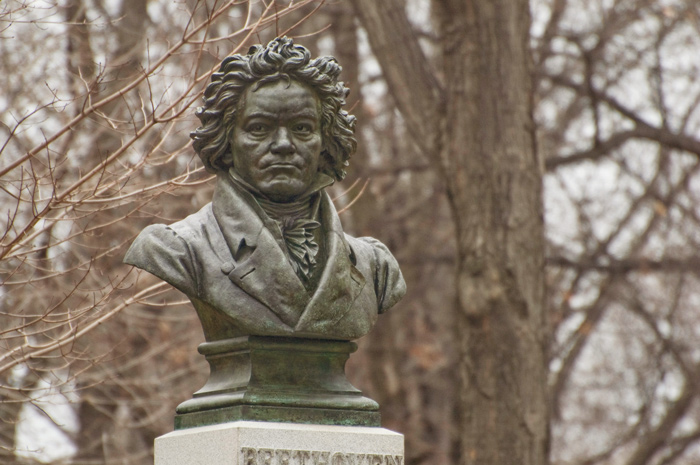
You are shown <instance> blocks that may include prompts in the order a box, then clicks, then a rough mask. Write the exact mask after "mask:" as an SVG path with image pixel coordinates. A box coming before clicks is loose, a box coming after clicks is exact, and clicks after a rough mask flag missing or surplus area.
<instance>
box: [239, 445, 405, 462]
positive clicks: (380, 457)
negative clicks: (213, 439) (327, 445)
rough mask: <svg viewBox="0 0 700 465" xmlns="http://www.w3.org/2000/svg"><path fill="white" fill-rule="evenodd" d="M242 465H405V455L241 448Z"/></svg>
mask: <svg viewBox="0 0 700 465" xmlns="http://www.w3.org/2000/svg"><path fill="white" fill-rule="evenodd" d="M240 463H241V465H403V455H386V454H350V453H345V452H325V451H317V450H296V449H258V448H255V447H241V460H240Z"/></svg>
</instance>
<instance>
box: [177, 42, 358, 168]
mask: <svg viewBox="0 0 700 465" xmlns="http://www.w3.org/2000/svg"><path fill="white" fill-rule="evenodd" d="M310 55H311V54H310V53H309V51H308V50H307V49H306V48H305V47H302V46H300V45H294V42H293V41H292V40H291V39H288V38H286V37H282V38H279V37H278V38H277V39H275V40H273V41H272V42H270V43H269V44H267V47H264V48H263V47H262V46H261V45H254V46H252V47H251V48H250V50H249V51H248V54H247V55H246V56H242V55H233V56H230V57H227V58H226V59H224V61H223V62H222V63H221V67H220V68H219V71H218V72H216V73H214V74H213V75H212V78H211V83H210V84H209V85H208V86H207V88H206V90H205V91H204V106H202V107H199V108H197V111H196V112H195V115H197V117H198V118H199V120H200V121H201V123H202V126H201V127H199V128H197V130H196V131H194V132H192V133H191V134H190V137H191V138H192V139H193V140H194V142H193V144H192V145H193V146H194V150H195V151H196V152H197V154H198V155H199V157H200V158H201V159H202V162H203V163H204V167H205V168H206V169H207V170H208V171H210V172H214V173H216V172H220V171H226V170H228V168H230V167H231V165H232V164H233V161H232V160H233V157H232V156H231V147H230V135H231V134H232V132H233V130H232V129H233V127H234V125H235V124H236V114H237V112H238V110H239V109H240V102H241V98H242V96H243V94H244V92H245V91H246V89H248V88H249V87H250V86H254V87H253V89H256V88H258V87H259V86H261V85H263V84H266V83H268V82H274V81H277V80H279V79H284V80H287V81H291V80H294V81H297V82H299V83H301V84H304V85H306V86H308V87H309V88H311V89H312V90H313V91H314V92H316V95H318V97H319V100H320V102H321V135H322V138H323V149H322V151H321V160H320V163H319V170H320V171H322V172H324V173H325V174H328V175H329V176H331V177H333V178H334V179H336V180H338V181H340V180H342V179H343V178H344V177H345V174H346V173H345V167H347V166H348V160H349V159H350V157H351V156H352V154H353V153H354V152H355V149H356V148H357V141H356V140H355V138H354V136H353V134H354V132H355V117H354V116H352V115H349V114H348V113H347V112H346V111H344V110H342V109H341V108H342V106H343V105H344V104H345V97H347V95H348V93H349V92H350V89H348V88H347V87H345V86H344V85H343V82H339V81H338V75H339V74H340V71H341V69H342V68H341V67H340V65H339V64H338V62H337V61H336V60H335V58H333V57H320V58H316V59H314V60H311V59H310Z"/></svg>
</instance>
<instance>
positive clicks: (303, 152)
mask: <svg viewBox="0 0 700 465" xmlns="http://www.w3.org/2000/svg"><path fill="white" fill-rule="evenodd" d="M242 102H244V103H243V108H241V110H240V111H239V112H238V115H237V118H236V125H235V127H234V130H233V140H232V141H231V149H232V154H233V166H234V168H235V170H236V172H237V173H238V175H239V176H240V177H241V178H242V179H243V180H244V181H246V182H247V183H248V184H250V185H252V186H253V187H255V188H256V189H258V190H259V191H260V192H262V193H263V194H264V195H266V196H267V197H269V198H270V199H272V200H274V201H276V202H289V201H292V200H294V199H295V198H297V197H298V196H299V195H301V194H303V193H304V191H306V190H307V189H308V187H309V185H310V184H311V182H312V181H313V179H314V178H315V176H316V173H317V172H318V164H319V158H320V154H321V149H322V144H323V142H322V137H321V123H320V114H319V108H320V105H319V99H318V97H317V96H316V94H315V93H314V92H313V91H311V90H310V89H308V88H307V87H306V86H304V85H302V84H299V83H298V82H295V81H292V83H291V85H289V84H288V82H287V81H284V80H280V81H275V82H272V83H269V84H265V85H263V86H262V87H260V88H258V89H257V90H255V91H253V89H252V88H249V89H247V90H246V92H245V94H244V96H243V100H242Z"/></svg>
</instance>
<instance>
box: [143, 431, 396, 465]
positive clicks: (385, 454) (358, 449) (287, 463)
mask: <svg viewBox="0 0 700 465" xmlns="http://www.w3.org/2000/svg"><path fill="white" fill-rule="evenodd" d="M403 453H404V444H403V435H401V434H399V433H395V432H393V431H389V430H387V429H384V428H371V427H362V426H336V425H328V426H325V425H304V424H291V423H269V422H254V421H236V422H232V423H225V424H220V425H212V426H201V427H198V428H189V429H185V430H178V431H174V432H172V433H169V434H166V435H164V436H161V437H159V438H157V439H156V443H155V465H403V463H404V459H403Z"/></svg>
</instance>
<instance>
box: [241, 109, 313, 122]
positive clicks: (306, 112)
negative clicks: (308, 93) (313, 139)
mask: <svg viewBox="0 0 700 465" xmlns="http://www.w3.org/2000/svg"><path fill="white" fill-rule="evenodd" d="M291 116H292V117H293V118H299V117H303V118H309V119H316V118H318V114H317V112H316V111H315V110H314V109H311V108H304V109H302V110H300V111H298V112H294V113H292V114H291ZM253 118H264V119H273V120H274V119H277V115H275V114H272V113H268V112H266V111H256V112H253V113H251V114H249V115H245V118H244V120H245V121H248V120H250V119H253Z"/></svg>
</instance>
